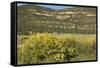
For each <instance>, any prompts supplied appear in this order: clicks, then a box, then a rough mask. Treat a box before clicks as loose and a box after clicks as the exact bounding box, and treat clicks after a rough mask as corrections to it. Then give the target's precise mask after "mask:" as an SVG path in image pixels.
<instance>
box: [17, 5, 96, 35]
mask: <svg viewBox="0 0 100 68" xmlns="http://www.w3.org/2000/svg"><path fill="white" fill-rule="evenodd" d="M17 14H18V16H17V19H18V20H17V25H18V34H29V33H32V32H41V33H42V32H49V33H83V34H94V33H95V32H96V8H87V7H74V8H65V9H62V10H54V9H50V8H46V7H42V6H39V5H23V6H18V8H17Z"/></svg>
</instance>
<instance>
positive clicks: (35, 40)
mask: <svg viewBox="0 0 100 68" xmlns="http://www.w3.org/2000/svg"><path fill="white" fill-rule="evenodd" d="M18 40H20V43H19V42H18V44H19V45H18V52H17V54H18V58H17V59H18V64H39V63H57V62H71V61H86V60H96V35H95V34H52V33H33V34H32V35H18Z"/></svg>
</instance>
